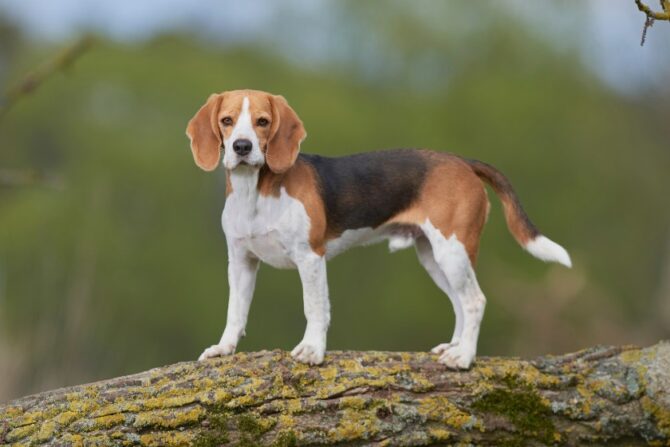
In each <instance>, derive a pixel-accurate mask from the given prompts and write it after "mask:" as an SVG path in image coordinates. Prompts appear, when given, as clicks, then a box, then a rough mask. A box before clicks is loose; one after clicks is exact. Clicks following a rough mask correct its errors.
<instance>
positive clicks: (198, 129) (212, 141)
mask: <svg viewBox="0 0 670 447" xmlns="http://www.w3.org/2000/svg"><path fill="white" fill-rule="evenodd" d="M222 101H223V93H219V94H213V95H210V97H209V99H207V102H206V103H205V105H204V106H202V107H200V110H198V112H197V113H196V114H195V115H194V116H193V118H191V121H189V122H188V126H186V135H188V137H189V138H190V139H191V151H193V159H194V160H195V164H197V165H198V166H199V167H200V168H201V169H204V170H205V171H213V170H214V169H216V167H217V166H218V165H219V159H220V158H221V144H222V140H221V132H220V131H219V123H218V118H217V115H218V113H219V107H221V102H222Z"/></svg>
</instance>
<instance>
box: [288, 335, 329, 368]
mask: <svg viewBox="0 0 670 447" xmlns="http://www.w3.org/2000/svg"><path fill="white" fill-rule="evenodd" d="M325 353H326V348H325V346H317V345H316V344H314V343H311V342H308V341H302V342H300V344H299V345H298V346H296V347H295V348H294V349H293V351H291V356H292V357H293V358H294V359H296V360H297V361H299V362H302V363H307V364H309V365H320V364H321V363H323V356H324V355H325Z"/></svg>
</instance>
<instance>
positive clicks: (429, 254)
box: [415, 236, 463, 354]
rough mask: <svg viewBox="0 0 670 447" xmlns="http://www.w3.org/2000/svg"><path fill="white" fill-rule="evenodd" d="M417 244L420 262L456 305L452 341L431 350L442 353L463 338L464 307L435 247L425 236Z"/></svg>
mask: <svg viewBox="0 0 670 447" xmlns="http://www.w3.org/2000/svg"><path fill="white" fill-rule="evenodd" d="M415 246H416V254H417V256H418V258H419V262H420V263H421V265H422V266H423V268H425V269H426V271H427V272H428V275H430V277H431V278H432V279H433V281H434V282H435V284H436V285H437V287H438V288H439V289H440V290H441V291H442V292H444V293H445V294H446V295H447V296H448V297H449V300H450V301H451V305H452V306H453V307H454V315H455V317H456V323H455V326H454V333H453V335H452V336H451V341H450V342H449V343H442V344H440V345H438V346H435V347H434V348H433V349H432V351H431V352H433V353H434V354H442V353H443V352H444V351H445V350H447V348H450V347H451V346H456V345H457V344H458V342H459V340H460V338H461V333H462V332H463V307H462V306H461V303H460V301H459V300H458V297H457V295H456V293H454V291H453V290H452V289H451V287H450V286H449V282H448V281H447V277H446V276H445V275H444V272H443V271H442V269H441V268H440V266H439V265H438V264H437V262H436V261H435V256H434V254H433V249H432V247H431V245H430V242H429V241H428V239H427V238H426V237H424V236H422V237H419V238H417V239H416V242H415Z"/></svg>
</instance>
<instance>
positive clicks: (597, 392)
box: [0, 342, 670, 446]
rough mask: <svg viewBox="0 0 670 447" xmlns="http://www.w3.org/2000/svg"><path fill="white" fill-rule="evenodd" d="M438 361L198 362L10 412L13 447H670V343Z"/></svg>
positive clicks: (41, 399)
mask: <svg viewBox="0 0 670 447" xmlns="http://www.w3.org/2000/svg"><path fill="white" fill-rule="evenodd" d="M435 360H436V358H435V356H433V355H430V354H424V353H387V352H330V353H328V355H327V357H326V362H325V363H324V364H323V365H322V366H320V367H309V366H306V365H303V364H298V363H296V362H294V361H293V360H291V358H290V357H289V356H288V355H287V354H286V353H285V352H281V351H272V352H265V351H264V352H257V353H241V354H236V355H235V356H232V357H226V358H220V359H213V360H209V361H206V362H201V363H198V362H187V363H179V364H176V365H171V366H166V367H163V368H156V369H153V370H150V371H147V372H143V373H140V374H135V375H132V376H126V377H120V378H116V379H112V380H107V381H102V382H97V383H93V384H89V385H80V386H76V387H72V388H64V389H60V390H56V391H50V392H46V393H41V394H37V395H34V396H29V397H25V398H22V399H18V400H15V401H13V402H9V403H8V404H5V405H3V406H0V421H1V422H0V444H2V443H4V445H105V446H107V445H156V446H158V445H161V446H163V445H200V446H217V445H226V444H233V445H246V446H251V445H278V446H291V445H321V444H338V445H369V444H376V445H431V444H440V445H449V444H475V445H584V444H592V445H601V444H604V443H607V444H608V445H644V444H651V445H670V343H667V342H662V343H659V344H657V345H655V346H652V347H650V348H646V349H640V348H635V347H595V348H590V349H587V350H584V351H580V352H577V353H574V354H567V355H562V356H546V357H541V358H538V359H536V360H534V361H525V360H519V359H509V358H479V359H478V360H477V362H476V364H475V366H474V367H473V368H472V369H471V370H470V371H465V372H456V371H448V370H446V369H445V368H444V367H443V366H442V365H440V364H438V363H437V362H436V361H435Z"/></svg>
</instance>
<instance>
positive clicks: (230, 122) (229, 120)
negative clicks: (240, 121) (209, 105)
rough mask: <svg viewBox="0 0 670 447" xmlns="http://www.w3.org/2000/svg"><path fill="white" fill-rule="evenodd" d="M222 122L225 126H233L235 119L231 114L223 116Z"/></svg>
mask: <svg viewBox="0 0 670 447" xmlns="http://www.w3.org/2000/svg"><path fill="white" fill-rule="evenodd" d="M221 123H223V125H224V126H232V125H233V119H232V118H231V117H229V116H227V117H225V118H223V119H222V120H221Z"/></svg>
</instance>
